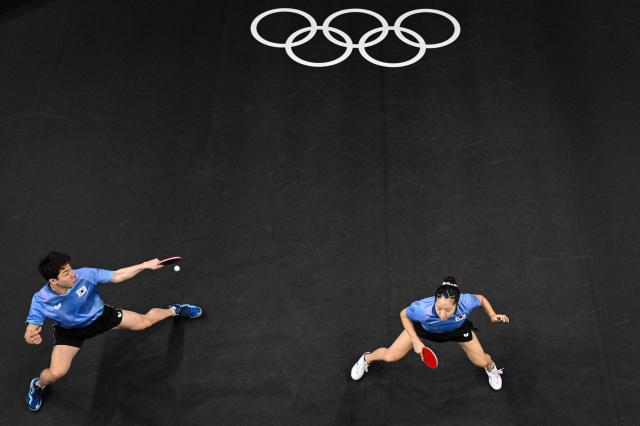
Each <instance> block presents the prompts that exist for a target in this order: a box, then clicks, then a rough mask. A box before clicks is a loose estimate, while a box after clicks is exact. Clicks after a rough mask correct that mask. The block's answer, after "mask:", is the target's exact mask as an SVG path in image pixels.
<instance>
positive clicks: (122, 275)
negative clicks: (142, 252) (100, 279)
mask: <svg viewBox="0 0 640 426" xmlns="http://www.w3.org/2000/svg"><path fill="white" fill-rule="evenodd" d="M162 267H163V265H161V264H160V260H158V259H157V258H156V259H151V260H147V261H146V262H142V263H139V264H137V265H133V266H129V267H126V268H121V269H118V270H117V271H113V275H112V276H111V280H110V281H111V282H112V283H121V282H122V281H126V280H128V279H129V278H133V277H135V276H136V275H138V274H139V273H140V272H142V271H144V270H145V269H152V270H155V269H160V268H162Z"/></svg>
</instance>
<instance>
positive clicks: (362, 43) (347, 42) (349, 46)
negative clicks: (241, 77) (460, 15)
mask: <svg viewBox="0 0 640 426" xmlns="http://www.w3.org/2000/svg"><path fill="white" fill-rule="evenodd" d="M274 13H295V14H297V15H301V16H302V17H304V18H306V19H307V20H308V21H309V26H308V27H305V28H301V29H299V30H296V31H294V32H293V33H292V34H291V35H290V36H289V37H287V40H286V41H285V42H284V43H276V42H273V41H269V40H266V39H265V38H263V37H262V36H261V35H260V33H258V24H259V23H260V21H262V19H263V18H266V17H267V16H269V15H272V14H274ZM348 13H362V14H366V15H370V16H373V17H374V18H376V19H377V20H378V21H379V22H380V24H381V26H380V27H377V28H374V29H372V30H369V31H367V32H366V33H365V34H364V35H363V36H362V37H360V40H359V41H358V43H357V44H354V43H353V40H352V39H351V37H349V35H348V34H347V33H346V32H344V31H342V30H340V29H338V28H335V27H332V26H331V22H332V21H333V20H334V19H336V18H337V17H339V16H342V15H345V14H348ZM421 13H430V14H435V15H439V16H443V17H444V18H446V19H447V20H449V21H450V22H451V23H452V24H453V34H452V35H451V36H450V37H449V38H448V39H446V40H445V41H442V42H439V43H432V44H429V43H427V42H426V41H425V40H424V38H422V36H421V35H420V34H418V33H417V32H415V31H413V30H410V29H409V28H405V27H403V26H402V23H403V22H404V20H405V19H407V18H408V17H410V16H413V15H417V14H421ZM318 30H322V33H323V34H324V36H325V38H326V39H327V40H329V41H330V42H332V43H333V44H335V45H337V46H341V47H344V48H345V51H344V53H343V54H342V55H341V56H340V57H338V58H337V59H334V60H331V61H326V62H310V61H306V60H304V59H302V58H300V57H299V56H298V55H296V54H295V53H294V52H293V48H294V47H296V46H300V45H302V44H304V43H306V42H308V41H309V40H311V39H312V38H313V37H314V36H315V35H316V33H317V32H318ZM389 30H393V32H394V33H395V35H396V36H397V37H398V39H399V40H402V41H403V42H404V43H406V44H408V45H410V46H413V47H417V48H418V53H417V54H416V55H415V56H414V57H413V58H411V59H409V60H407V61H404V62H384V61H380V60H378V59H375V58H373V57H371V55H369V53H368V52H367V50H366V49H367V48H368V47H371V46H374V45H376V44H378V43H380V42H382V41H383V40H384V39H385V38H386V37H387V35H388V34H389ZM305 32H306V33H307V35H306V36H304V37H302V38H301V39H300V40H296V39H297V38H298V37H299V36H300V35H302V34H304V33H305ZM332 33H335V34H337V35H338V36H339V37H340V38H342V40H343V41H340V40H338V39H337V38H335V37H334V36H333V35H332ZM377 33H380V35H379V36H378V37H376V38H375V39H373V40H371V41H369V38H371V37H372V36H373V35H375V34H377ZM251 34H252V35H253V37H254V38H255V39H256V40H258V41H259V42H260V43H262V44H265V45H267V46H270V47H277V48H284V50H285V52H287V55H288V56H289V57H290V58H291V59H293V60H294V61H295V62H297V63H299V64H301V65H305V66H309V67H328V66H331V65H336V64H339V63H340V62H343V61H345V60H346V59H347V58H348V57H349V56H350V55H351V52H352V51H353V49H354V48H357V49H358V51H359V52H360V54H361V55H362V57H363V58H364V59H366V60H367V61H369V62H370V63H372V64H375V65H378V66H381V67H389V68H398V67H406V66H408V65H411V64H414V63H416V62H418V61H419V60H420V59H421V58H422V57H423V56H424V55H425V53H426V50H427V49H437V48H439V47H444V46H448V45H449V44H451V43H453V42H454V41H455V40H456V39H457V38H458V37H460V23H459V22H458V20H457V19H456V18H454V17H453V16H451V15H450V14H448V13H447V12H443V11H441V10H437V9H415V10H411V11H409V12H406V13H404V14H402V15H400V16H399V17H398V19H396V21H395V23H394V24H393V26H391V27H390V26H389V24H388V22H387V20H386V19H385V18H384V17H382V15H380V14H378V13H376V12H374V11H371V10H368V9H357V8H352V9H344V10H339V11H338V12H334V13H332V14H331V15H329V16H328V17H327V18H326V19H325V20H324V22H323V23H322V25H318V24H317V22H316V20H315V19H314V18H313V16H311V15H309V14H308V13H307V12H305V11H302V10H299V9H292V8H286V7H284V8H278V9H271V10H268V11H266V12H262V13H261V14H259V15H258V16H256V17H255V18H254V20H253V21H252V22H251ZM405 34H408V35H409V36H411V37H413V38H414V39H415V41H413V40H411V39H409V38H407V37H406V36H405Z"/></svg>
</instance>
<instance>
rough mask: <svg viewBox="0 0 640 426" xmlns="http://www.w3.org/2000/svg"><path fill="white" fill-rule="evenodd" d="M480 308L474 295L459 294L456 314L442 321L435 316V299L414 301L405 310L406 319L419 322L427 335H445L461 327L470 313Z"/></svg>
mask: <svg viewBox="0 0 640 426" xmlns="http://www.w3.org/2000/svg"><path fill="white" fill-rule="evenodd" d="M479 306H480V299H478V298H477V297H476V295H475V294H470V293H461V294H460V300H459V301H458V307H457V309H456V313H455V314H454V315H452V316H451V317H450V318H449V319H448V320H446V321H443V320H441V319H440V318H438V314H436V306H435V297H434V296H431V297H427V298H426V299H422V300H416V301H415V302H413V303H412V304H411V305H409V307H408V308H407V318H409V319H410V320H411V321H416V322H419V323H420V324H421V325H422V328H424V329H425V330H426V331H428V332H429V333H446V332H449V331H453V330H455V329H456V328H459V327H461V326H462V324H463V323H464V321H465V320H466V319H467V318H468V317H469V315H470V314H471V312H472V311H473V310H474V309H476V308H477V307H479Z"/></svg>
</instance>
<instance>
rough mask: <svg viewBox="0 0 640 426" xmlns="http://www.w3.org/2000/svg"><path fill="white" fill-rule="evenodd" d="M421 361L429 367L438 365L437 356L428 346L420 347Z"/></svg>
mask: <svg viewBox="0 0 640 426" xmlns="http://www.w3.org/2000/svg"><path fill="white" fill-rule="evenodd" d="M422 362H424V363H425V364H426V365H427V367H429V368H436V367H437V366H438V357H437V356H436V354H435V353H434V352H433V351H432V350H431V349H429V348H428V347H426V346H425V347H424V348H422Z"/></svg>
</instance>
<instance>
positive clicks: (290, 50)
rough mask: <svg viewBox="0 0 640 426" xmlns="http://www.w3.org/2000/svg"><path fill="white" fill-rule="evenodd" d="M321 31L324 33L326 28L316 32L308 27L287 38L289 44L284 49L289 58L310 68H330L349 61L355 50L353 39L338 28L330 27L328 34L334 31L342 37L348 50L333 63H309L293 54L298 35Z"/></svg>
mask: <svg viewBox="0 0 640 426" xmlns="http://www.w3.org/2000/svg"><path fill="white" fill-rule="evenodd" d="M319 29H322V31H323V32H324V30H325V27H324V26H322V27H317V28H316V30H314V29H313V28H311V27H307V28H302V29H301V30H298V31H295V32H294V33H292V34H291V35H290V36H289V38H287V42H286V43H285V47H284V49H285V50H286V52H287V55H289V57H290V58H291V59H293V60H294V61H296V62H297V63H299V64H302V65H306V66H308V67H330V66H331V65H335V64H339V63H340V62H342V61H344V60H345V59H347V58H348V57H349V55H351V51H352V50H353V41H352V40H351V37H349V35H348V34H347V33H345V32H344V31H341V30H339V29H337V28H333V27H329V28H326V29H327V32H329V31H332V32H334V33H337V34H338V35H340V37H342V38H343V39H344V43H343V44H344V46H345V47H346V50H345V51H344V53H343V54H342V56H340V57H339V58H337V59H334V60H333V61H328V62H309V61H305V60H304V59H300V57H299V56H298V55H296V54H295V53H293V46H294V44H293V40H295V39H296V37H298V35H300V34H302V33H303V32H305V31H309V33H311V32H315V31H317V30H319Z"/></svg>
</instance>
